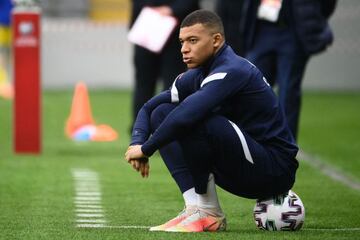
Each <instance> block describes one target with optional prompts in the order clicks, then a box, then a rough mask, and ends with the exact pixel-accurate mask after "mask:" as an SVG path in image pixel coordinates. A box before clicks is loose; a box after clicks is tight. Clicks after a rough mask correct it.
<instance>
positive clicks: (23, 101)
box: [12, 8, 41, 154]
mask: <svg viewBox="0 0 360 240" xmlns="http://www.w3.org/2000/svg"><path fill="white" fill-rule="evenodd" d="M12 17H13V21H12V26H13V59H14V60H13V61H14V64H13V68H14V85H15V97H14V121H13V124H14V125H13V127H14V150H15V152H16V153H34V154H38V153H40V152H41V81H40V78H41V71H40V35H41V29H40V9H38V8H31V9H22V8H20V9H17V8H15V9H14V11H13V13H12Z"/></svg>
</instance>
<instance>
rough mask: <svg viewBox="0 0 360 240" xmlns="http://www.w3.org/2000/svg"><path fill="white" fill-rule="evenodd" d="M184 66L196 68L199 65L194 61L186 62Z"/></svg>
mask: <svg viewBox="0 0 360 240" xmlns="http://www.w3.org/2000/svg"><path fill="white" fill-rule="evenodd" d="M186 66H187V68H188V69H191V68H197V67H198V66H199V65H198V64H196V63H187V64H186Z"/></svg>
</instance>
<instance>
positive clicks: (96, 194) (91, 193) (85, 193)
mask: <svg viewBox="0 0 360 240" xmlns="http://www.w3.org/2000/svg"><path fill="white" fill-rule="evenodd" d="M76 195H77V196H92V197H94V196H101V193H100V192H95V191H93V192H90V191H89V192H77V193H76Z"/></svg>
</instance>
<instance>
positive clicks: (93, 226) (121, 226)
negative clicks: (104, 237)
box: [77, 224, 150, 229]
mask: <svg viewBox="0 0 360 240" xmlns="http://www.w3.org/2000/svg"><path fill="white" fill-rule="evenodd" d="M99 225H100V224H99ZM77 227H82V228H122V229H149V228H150V226H136V225H120V226H108V225H103V224H102V226H96V225H95V224H81V226H79V224H78V225H77Z"/></svg>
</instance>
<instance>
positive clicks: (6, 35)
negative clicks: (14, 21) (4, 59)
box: [0, 25, 11, 47]
mask: <svg viewBox="0 0 360 240" xmlns="http://www.w3.org/2000/svg"><path fill="white" fill-rule="evenodd" d="M10 42H11V31H10V28H9V27H5V26H1V25H0V47H9V46H10Z"/></svg>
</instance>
